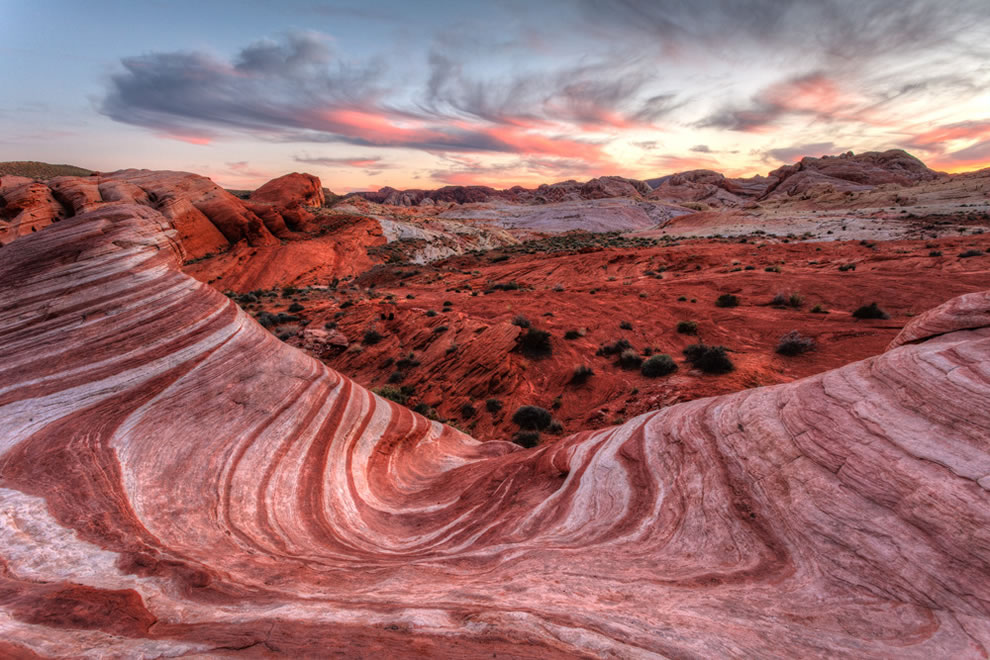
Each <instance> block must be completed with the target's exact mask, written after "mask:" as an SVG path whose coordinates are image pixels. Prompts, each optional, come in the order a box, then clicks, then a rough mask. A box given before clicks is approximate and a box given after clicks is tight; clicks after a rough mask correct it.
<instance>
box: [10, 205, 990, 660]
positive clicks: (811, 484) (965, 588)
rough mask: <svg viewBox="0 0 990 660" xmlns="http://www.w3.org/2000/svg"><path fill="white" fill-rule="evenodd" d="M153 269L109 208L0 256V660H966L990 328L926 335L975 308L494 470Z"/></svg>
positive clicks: (230, 309) (973, 637)
mask: <svg viewBox="0 0 990 660" xmlns="http://www.w3.org/2000/svg"><path fill="white" fill-rule="evenodd" d="M180 263H181V249H180V248H179V245H178V237H177V236H176V234H175V232H174V231H172V230H171V229H170V223H169V222H168V221H167V220H166V219H165V218H164V217H162V216H161V215H160V214H158V213H157V212H155V211H154V210H152V209H150V208H148V207H145V206H134V205H124V204H116V205H110V206H104V207H102V208H100V209H98V210H97V211H95V212H93V213H90V214H87V215H84V216H79V217H75V218H72V219H69V220H66V221H63V222H60V223H59V224H57V225H54V226H52V227H51V228H49V229H47V230H46V231H44V232H38V233H35V234H32V235H30V236H27V237H25V238H23V239H21V240H19V241H18V242H17V244H15V245H14V246H13V247H12V248H5V249H3V250H0V419H3V420H4V423H3V425H2V426H0V466H2V468H0V469H2V472H0V519H2V521H3V524H0V559H2V570H0V613H2V617H0V636H2V638H3V640H4V642H3V644H2V645H0V650H7V649H15V650H16V651H17V652H18V653H20V652H21V651H20V650H21V649H27V650H28V651H27V652H28V653H37V654H38V655H43V656H79V655H83V654H85V653H90V652H93V651H94V650H98V651H99V653H101V654H103V655H108V656H127V657H141V656H146V657H148V656H150V657H156V656H168V655H183V654H196V655H203V656H206V655H216V654H223V653H228V652H231V650H232V649H252V648H253V649H255V650H257V652H258V653H259V654H261V655H276V654H284V655H288V656H294V657H300V656H307V655H334V654H340V655H349V656H372V655H379V656H381V655H384V656H389V657H399V656H408V655H413V654H425V655H432V656H437V655H447V656H457V657H491V656H492V655H493V654H497V655H503V656H510V657H562V656H570V657H573V656H607V655H612V656H618V657H633V656H644V657H645V656H647V655H659V656H666V657H689V656H690V657H715V656H733V657H778V656H787V657H795V656H799V657H856V658H882V657H891V656H897V657H984V656H986V654H987V650H988V647H990V605H988V603H990V531H988V530H990V506H988V505H990V497H988V493H987V488H990V483H988V479H987V475H990V409H988V408H987V406H986V405H985V401H986V399H987V397H988V396H990V385H988V384H990V326H987V325H986V324H985V323H983V324H981V325H979V326H975V327H974V326H971V323H972V321H971V320H967V321H965V322H962V323H960V322H957V321H953V320H951V319H952V318H953V317H954V316H955V315H956V312H955V311H954V310H955V309H959V308H963V309H965V310H970V309H978V308H982V307H983V306H985V305H986V304H987V302H986V301H990V293H983V294H979V297H974V298H973V300H972V301H969V300H968V301H964V304H962V305H960V303H957V302H950V303H949V304H948V305H947V306H945V307H943V308H942V309H940V310H937V311H935V312H932V313H931V314H930V315H926V316H925V317H919V318H918V319H917V320H916V321H915V322H914V323H915V324H916V325H918V326H919V327H923V328H925V329H924V330H922V331H920V332H919V331H914V330H911V326H909V327H908V328H907V329H906V330H905V332H906V333H907V335H908V336H916V337H917V338H918V342H917V343H910V344H905V345H901V346H897V347H896V348H892V349H891V350H889V351H887V352H885V353H882V354H880V355H877V356H875V357H872V358H869V359H866V360H863V361H861V362H856V363H853V364H849V365H847V366H844V367H842V368H839V369H836V370H834V371H829V372H826V373H823V374H820V375H817V376H813V377H810V378H805V379H802V380H799V381H796V382H793V383H790V384H786V385H780V386H776V387H768V388H757V389H751V390H746V391H743V392H739V393H736V394H731V395H727V396H721V397H716V398H710V399H701V400H697V401H692V402H689V403H685V404H679V405H675V406H670V407H668V408H665V409H663V410H661V411H658V412H651V413H649V414H647V415H643V416H640V417H637V418H635V419H632V420H630V421H629V422H627V423H626V424H624V425H622V426H617V427H613V428H609V429H604V430H601V431H598V432H595V433H587V432H586V433H579V434H577V435H572V436H569V437H566V438H562V439H560V440H558V441H555V442H551V443H548V444H546V445H543V446H540V447H538V448H536V449H533V450H519V449H518V448H515V447H514V446H512V445H509V444H508V443H501V442H493V443H477V442H476V441H474V440H472V439H471V438H469V437H467V436H466V435H464V434H462V433H459V432H457V431H455V430H453V429H451V428H448V427H444V426H442V425H440V424H438V423H435V422H430V421H428V420H425V419H424V418H422V417H419V416H417V415H415V414H413V413H412V412H410V411H409V410H407V409H405V408H403V407H401V406H398V405H395V404H393V403H390V402H388V401H385V400H383V399H380V398H378V397H375V396H373V395H371V394H370V393H368V392H367V391H365V390H364V389H362V388H361V387H360V386H358V385H356V384H355V383H353V382H352V381H350V380H349V379H347V378H346V377H344V376H342V375H340V374H338V373H336V372H333V371H331V370H329V369H327V368H326V367H325V366H323V365H322V364H320V363H319V362H317V361H315V360H313V359H312V358H310V357H308V356H306V355H305V354H304V353H302V352H300V351H298V350H295V349H293V348H291V347H288V346H286V345H285V344H283V343H281V342H279V341H278V340H277V339H275V338H274V337H273V336H272V335H271V334H269V333H268V332H266V331H265V330H263V329H262V328H261V327H260V326H258V325H257V324H256V323H254V321H252V320H251V319H250V318H249V317H248V316H247V315H246V314H244V313H243V312H242V311H240V310H239V309H238V308H237V307H236V306H235V305H234V303H233V302H231V301H230V300H228V299H227V298H226V297H224V296H222V295H221V294H219V293H217V292H216V291H214V290H212V289H211V288H209V287H207V286H206V285H204V284H201V283H199V282H196V281H195V280H193V279H191V278H189V277H188V276H185V275H183V274H182V273H180V272H179V270H178V268H179V265H180ZM980 297H982V302H981V298H980ZM964 314H966V315H968V316H967V318H972V315H971V313H970V312H968V311H967V312H964ZM935 320H937V321H938V322H937V324H935V325H937V327H938V328H942V329H947V330H946V331H944V332H943V331H941V330H940V331H939V333H938V334H937V336H931V332H932V331H931V330H930V329H929V328H930V327H934V326H933V325H932V324H933V323H934V321H935ZM961 325H966V326H968V329H965V330H962V329H953V328H956V327H959V326H961ZM926 337H927V338H926Z"/></svg>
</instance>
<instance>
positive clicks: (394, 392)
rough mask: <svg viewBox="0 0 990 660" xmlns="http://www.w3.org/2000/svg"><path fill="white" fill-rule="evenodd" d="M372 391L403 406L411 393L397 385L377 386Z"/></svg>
mask: <svg viewBox="0 0 990 660" xmlns="http://www.w3.org/2000/svg"><path fill="white" fill-rule="evenodd" d="M372 392H374V393H375V394H377V395H378V396H380V397H382V398H384V399H389V400H390V401H395V402H396V403H398V404H400V405H403V406H404V405H406V403H407V402H408V401H409V394H408V393H407V392H406V391H405V390H404V389H402V388H400V387H396V386H395V385H382V386H381V387H376V388H375V389H373V390H372Z"/></svg>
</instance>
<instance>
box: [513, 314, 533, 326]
mask: <svg viewBox="0 0 990 660" xmlns="http://www.w3.org/2000/svg"><path fill="white" fill-rule="evenodd" d="M512 325H518V326H519V327H520V328H528V327H529V326H530V322H529V319H528V318H526V317H525V316H523V315H522V314H518V315H517V316H516V317H515V318H514V319H512Z"/></svg>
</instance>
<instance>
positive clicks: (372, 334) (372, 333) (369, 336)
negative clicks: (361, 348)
mask: <svg viewBox="0 0 990 660" xmlns="http://www.w3.org/2000/svg"><path fill="white" fill-rule="evenodd" d="M384 338H385V337H384V336H383V335H382V334H381V333H380V332H378V331H377V330H366V331H365V333H364V337H362V339H361V343H362V344H365V345H367V346H373V345H375V344H377V343H378V342H380V341H381V340H382V339H384Z"/></svg>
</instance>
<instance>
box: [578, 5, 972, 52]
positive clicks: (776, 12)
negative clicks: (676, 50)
mask: <svg viewBox="0 0 990 660" xmlns="http://www.w3.org/2000/svg"><path fill="white" fill-rule="evenodd" d="M579 4H580V6H581V8H582V10H583V12H584V15H585V17H586V20H587V21H588V22H589V23H590V24H592V25H593V26H599V27H601V28H603V29H607V28H612V29H614V30H616V31H617V32H618V33H620V34H623V35H627V38H629V35H635V34H638V35H640V36H641V38H643V39H645V40H650V41H654V42H657V41H659V42H661V45H669V44H695V45H698V46H700V47H702V48H705V49H710V48H714V49H715V50H716V51H725V50H730V49H734V48H737V47H739V46H746V45H758V46H759V47H760V48H761V49H762V50H764V51H769V52H774V53H778V54H782V53H783V52H788V53H794V52H797V53H799V54H802V55H808V54H814V55H820V56H823V57H826V58H834V59H838V60H855V61H861V60H862V59H863V58H872V57H878V56H882V55H889V54H897V53H917V52H918V51H919V50H923V49H927V48H931V47H934V46H940V45H944V44H947V43H952V42H955V41H956V40H957V38H958V37H959V36H960V35H962V34H964V33H966V32H972V31H973V30H974V29H976V30H980V29H985V27H983V26H985V21H986V20H987V18H990V4H988V3H987V2H985V1H984V0H954V1H952V2H932V1H931V0H870V1H869V2H857V1H854V0H790V1H789V2H780V1H779V0H704V1H703V2H698V1H697V0H580V2H579Z"/></svg>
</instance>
